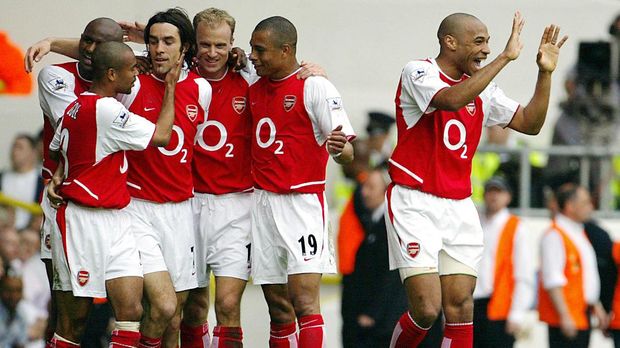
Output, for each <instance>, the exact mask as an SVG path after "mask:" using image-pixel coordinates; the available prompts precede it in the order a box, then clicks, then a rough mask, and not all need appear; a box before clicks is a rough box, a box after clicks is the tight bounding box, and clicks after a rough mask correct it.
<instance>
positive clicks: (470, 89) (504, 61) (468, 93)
mask: <svg viewBox="0 0 620 348" xmlns="http://www.w3.org/2000/svg"><path fill="white" fill-rule="evenodd" d="M524 24H525V19H524V18H523V17H522V16H521V13H520V12H519V11H517V12H515V15H514V17H513V19H512V31H511V33H510V37H509V38H508V42H507V43H506V47H505V48H504V51H502V53H500V54H499V55H498V56H497V57H496V58H495V59H494V60H493V61H492V62H491V63H489V64H487V65H486V66H485V67H483V68H482V69H480V70H478V71H476V73H475V74H473V76H471V77H470V78H468V79H467V80H465V81H463V82H461V83H458V84H456V85H454V86H452V87H449V88H445V89H443V90H441V91H439V92H437V94H436V95H435V97H434V98H433V100H432V101H431V106H433V107H434V108H437V109H440V110H448V111H456V110H459V109H460V108H462V107H464V106H465V105H467V104H468V103H469V102H471V101H472V100H474V98H476V97H477V96H478V95H480V93H482V91H484V89H485V88H486V87H487V86H488V85H489V83H490V82H491V81H493V79H494V78H495V76H497V74H498V73H499V72H500V71H501V70H502V69H503V68H504V67H505V66H506V65H508V63H510V62H511V61H513V60H515V59H517V58H518V57H519V54H520V53H521V49H522V48H523V44H522V43H521V31H522V30H523V26H524ZM440 59H441V58H440V57H438V58H437V61H438V62H439V60H440Z"/></svg>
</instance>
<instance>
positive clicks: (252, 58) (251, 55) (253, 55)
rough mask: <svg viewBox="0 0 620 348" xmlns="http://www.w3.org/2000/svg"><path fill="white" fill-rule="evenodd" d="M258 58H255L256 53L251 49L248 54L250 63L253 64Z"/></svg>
mask: <svg viewBox="0 0 620 348" xmlns="http://www.w3.org/2000/svg"><path fill="white" fill-rule="evenodd" d="M257 60H258V58H257V57H256V51H254V49H252V51H251V52H250V61H252V62H254V61H257Z"/></svg>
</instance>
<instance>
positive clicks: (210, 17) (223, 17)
mask: <svg viewBox="0 0 620 348" xmlns="http://www.w3.org/2000/svg"><path fill="white" fill-rule="evenodd" d="M193 22H194V30H195V29H196V28H197V27H198V24H200V23H202V22H205V23H206V24H207V25H209V26H210V27H215V26H217V25H219V24H221V23H226V24H228V26H229V27H230V35H231V37H232V35H233V34H234V33H235V19H234V18H233V16H231V15H230V14H229V13H228V12H226V11H224V10H220V9H219V8H215V7H210V8H208V9H206V10H202V11H200V12H198V13H197V14H196V15H195V16H194V21H193Z"/></svg>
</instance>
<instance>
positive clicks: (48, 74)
mask: <svg viewBox="0 0 620 348" xmlns="http://www.w3.org/2000/svg"><path fill="white" fill-rule="evenodd" d="M74 81H75V75H73V74H72V73H71V72H70V71H68V70H67V69H65V68H64V67H62V66H58V65H48V66H46V67H44V68H43V69H41V71H40V72H39V75H38V82H39V85H40V86H41V85H43V86H46V87H48V88H49V89H51V90H59V89H63V88H65V87H67V84H69V83H71V84H72V83H74Z"/></svg>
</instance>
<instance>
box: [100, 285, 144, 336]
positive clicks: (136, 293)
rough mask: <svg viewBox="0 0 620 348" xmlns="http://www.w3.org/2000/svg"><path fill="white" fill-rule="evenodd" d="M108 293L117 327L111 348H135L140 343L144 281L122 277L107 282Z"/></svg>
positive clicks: (115, 327) (115, 326) (113, 334)
mask: <svg viewBox="0 0 620 348" xmlns="http://www.w3.org/2000/svg"><path fill="white" fill-rule="evenodd" d="M106 291H107V293H108V298H109V299H110V304H111V305H112V309H113V310H114V319H115V325H114V330H113V331H112V340H111V342H110V347H135V346H137V345H138V342H139V341H140V331H139V329H140V319H141V318H142V292H143V279H142V278H141V277H120V278H115V279H110V280H108V281H106Z"/></svg>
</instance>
